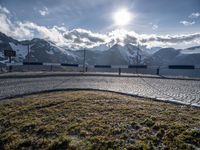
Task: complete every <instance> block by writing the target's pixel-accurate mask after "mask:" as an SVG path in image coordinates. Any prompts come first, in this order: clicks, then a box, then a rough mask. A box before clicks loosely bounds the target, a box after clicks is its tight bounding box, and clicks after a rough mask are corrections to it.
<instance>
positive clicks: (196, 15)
mask: <svg viewBox="0 0 200 150" xmlns="http://www.w3.org/2000/svg"><path fill="white" fill-rule="evenodd" d="M198 17H200V13H199V12H196V13H192V14H191V15H190V16H189V18H198Z"/></svg>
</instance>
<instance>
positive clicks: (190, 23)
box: [180, 21, 195, 26]
mask: <svg viewBox="0 0 200 150" xmlns="http://www.w3.org/2000/svg"><path fill="white" fill-rule="evenodd" d="M180 23H181V24H183V25H184V26H191V25H194V24H195V21H192V22H189V21H180Z"/></svg>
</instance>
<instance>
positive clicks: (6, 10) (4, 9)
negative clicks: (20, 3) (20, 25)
mask: <svg viewBox="0 0 200 150" xmlns="http://www.w3.org/2000/svg"><path fill="white" fill-rule="evenodd" d="M0 12H2V13H6V14H10V11H9V10H8V9H7V8H6V7H2V6H1V5H0Z"/></svg>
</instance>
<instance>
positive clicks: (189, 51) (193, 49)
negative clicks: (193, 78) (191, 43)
mask: <svg viewBox="0 0 200 150" xmlns="http://www.w3.org/2000/svg"><path fill="white" fill-rule="evenodd" d="M181 53H182V54H200V46H196V47H191V48H187V49H183V50H181Z"/></svg>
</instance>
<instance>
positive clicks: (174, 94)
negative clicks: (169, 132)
mask: <svg viewBox="0 0 200 150" xmlns="http://www.w3.org/2000/svg"><path fill="white" fill-rule="evenodd" d="M71 88H81V89H86V88H88V89H100V90H109V91H116V92H122V93H128V94H133V95H139V96H145V97H150V98H156V99H159V100H168V101H176V102H180V103H186V104H192V105H198V106H200V80H197V81H195V80H174V79H161V78H146V77H112V76H110V77H105V76H104V77H103V76H102V77H101V76H66V77H64V76H59V77H40V78H16V79H15V78H10V79H0V99H4V98H6V97H12V96H15V95H23V94H28V93H33V92H41V91H44V90H53V89H71Z"/></svg>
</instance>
